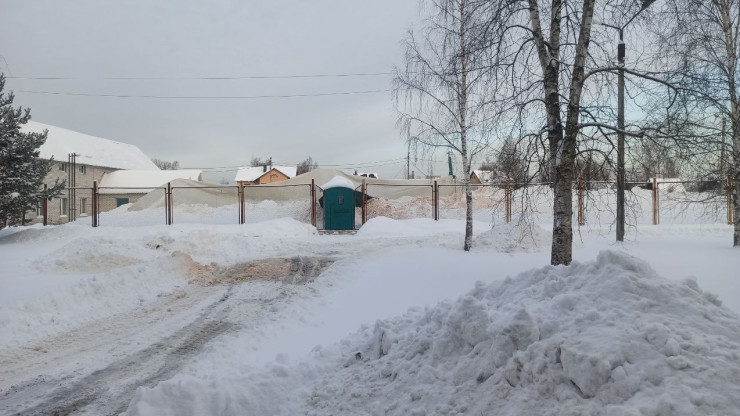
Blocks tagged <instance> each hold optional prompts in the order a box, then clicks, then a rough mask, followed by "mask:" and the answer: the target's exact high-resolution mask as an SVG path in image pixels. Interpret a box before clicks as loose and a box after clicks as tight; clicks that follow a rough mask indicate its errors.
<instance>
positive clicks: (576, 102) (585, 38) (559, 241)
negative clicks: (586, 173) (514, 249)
mask: <svg viewBox="0 0 740 416" xmlns="http://www.w3.org/2000/svg"><path fill="white" fill-rule="evenodd" d="M594 3H595V0H583V15H582V16H581V28H580V32H579V34H578V44H577V45H576V56H575V60H574V62H573V72H572V74H571V80H570V94H569V96H568V111H567V116H566V120H565V123H566V124H565V135H564V136H563V140H562V141H561V142H560V145H559V146H558V147H557V148H556V149H555V157H556V159H555V190H554V192H555V198H554V206H553V217H554V218H553V228H552V252H551V255H550V262H551V264H553V265H559V264H564V265H567V264H570V262H571V261H572V259H573V180H574V179H575V161H576V141H577V138H578V118H579V115H580V103H581V93H582V92H583V83H584V81H585V65H586V57H587V56H588V45H589V43H590V41H591V22H592V19H593V12H594Z"/></svg>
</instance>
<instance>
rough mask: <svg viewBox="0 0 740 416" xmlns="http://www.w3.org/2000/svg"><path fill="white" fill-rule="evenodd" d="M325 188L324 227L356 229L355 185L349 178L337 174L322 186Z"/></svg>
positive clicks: (327, 228) (328, 228)
mask: <svg viewBox="0 0 740 416" xmlns="http://www.w3.org/2000/svg"><path fill="white" fill-rule="evenodd" d="M321 188H322V189H323V190H324V196H323V205H324V229H326V230H354V229H355V185H354V184H353V183H352V181H350V180H349V179H347V178H343V177H341V176H335V177H334V178H332V180H330V181H329V182H327V183H326V184H324V186H322V187H321Z"/></svg>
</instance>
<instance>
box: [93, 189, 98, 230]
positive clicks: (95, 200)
mask: <svg viewBox="0 0 740 416" xmlns="http://www.w3.org/2000/svg"><path fill="white" fill-rule="evenodd" d="M92 226H93V228H94V227H97V226H98V181H93V189H92Z"/></svg>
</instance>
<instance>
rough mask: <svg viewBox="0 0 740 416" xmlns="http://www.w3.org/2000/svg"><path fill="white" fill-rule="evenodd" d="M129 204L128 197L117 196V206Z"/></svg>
mask: <svg viewBox="0 0 740 416" xmlns="http://www.w3.org/2000/svg"><path fill="white" fill-rule="evenodd" d="M126 204H128V198H116V207H120V206H121V205H126Z"/></svg>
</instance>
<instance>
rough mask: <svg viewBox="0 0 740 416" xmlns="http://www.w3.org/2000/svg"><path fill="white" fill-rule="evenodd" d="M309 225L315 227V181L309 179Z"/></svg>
mask: <svg viewBox="0 0 740 416" xmlns="http://www.w3.org/2000/svg"><path fill="white" fill-rule="evenodd" d="M352 209H354V208H352ZM311 225H313V226H314V227H315V226H316V181H315V179H311Z"/></svg>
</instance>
